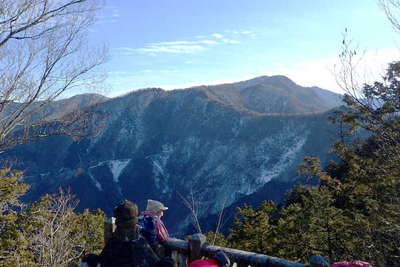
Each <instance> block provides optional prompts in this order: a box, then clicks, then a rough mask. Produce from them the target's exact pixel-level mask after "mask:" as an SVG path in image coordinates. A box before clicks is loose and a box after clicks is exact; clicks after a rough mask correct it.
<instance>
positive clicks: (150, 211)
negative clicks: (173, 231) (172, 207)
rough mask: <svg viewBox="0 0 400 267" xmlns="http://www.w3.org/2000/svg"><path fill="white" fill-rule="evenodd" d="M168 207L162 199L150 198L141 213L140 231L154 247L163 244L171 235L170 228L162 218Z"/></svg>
mask: <svg viewBox="0 0 400 267" xmlns="http://www.w3.org/2000/svg"><path fill="white" fill-rule="evenodd" d="M167 209H168V207H165V206H164V204H163V203H161V202H160V201H156V200H152V199H149V200H147V207H146V210H145V211H143V212H142V213H141V214H140V217H139V225H140V227H141V230H140V232H141V234H142V235H143V237H144V238H146V240H147V242H149V244H150V245H151V246H152V247H155V246H157V245H159V244H162V243H163V242H165V241H166V240H167V239H168V237H169V234H168V230H167V228H166V227H165V225H164V223H163V221H162V220H161V217H162V216H163V215H164V211H165V210H167Z"/></svg>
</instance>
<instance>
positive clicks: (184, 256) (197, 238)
mask: <svg viewBox="0 0 400 267" xmlns="http://www.w3.org/2000/svg"><path fill="white" fill-rule="evenodd" d="M165 247H166V248H168V249H170V250H171V251H172V258H173V259H174V261H175V267H186V266H187V264H188V262H191V261H193V260H197V259H200V258H202V257H210V256H212V255H214V254H215V252H217V251H218V250H222V251H224V252H225V253H226V254H227V256H228V257H229V259H230V260H231V263H233V264H235V265H236V266H237V267H248V266H264V267H306V266H308V265H305V264H301V263H296V262H292V261H288V260H284V259H279V258H275V257H271V256H267V255H263V254H257V253H253V252H247V251H242V250H238V249H231V248H225V247H219V246H209V245H207V242H206V237H205V236H204V235H202V234H195V235H192V236H191V237H190V238H189V241H184V240H180V239H176V238H170V239H168V241H167V242H166V244H165Z"/></svg>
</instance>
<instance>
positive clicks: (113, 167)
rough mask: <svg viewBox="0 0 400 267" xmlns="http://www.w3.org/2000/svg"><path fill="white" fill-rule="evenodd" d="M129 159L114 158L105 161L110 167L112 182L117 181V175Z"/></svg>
mask: <svg viewBox="0 0 400 267" xmlns="http://www.w3.org/2000/svg"><path fill="white" fill-rule="evenodd" d="M130 161H131V159H116V160H110V161H108V162H107V164H108V167H109V168H110V171H111V173H112V175H113V180H114V182H116V183H118V182H119V176H120V175H121V173H122V171H123V170H124V169H125V167H126V166H127V165H128V164H129V162H130Z"/></svg>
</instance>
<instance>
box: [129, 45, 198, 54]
mask: <svg viewBox="0 0 400 267" xmlns="http://www.w3.org/2000/svg"><path fill="white" fill-rule="evenodd" d="M204 49H205V47H203V46H201V45H193V44H188V45H184V44H182V45H166V44H151V45H148V46H145V47H143V48H138V49H136V51H137V52H139V53H144V54H148V53H154V54H157V53H171V54H193V53H196V52H200V51H203V50H204Z"/></svg>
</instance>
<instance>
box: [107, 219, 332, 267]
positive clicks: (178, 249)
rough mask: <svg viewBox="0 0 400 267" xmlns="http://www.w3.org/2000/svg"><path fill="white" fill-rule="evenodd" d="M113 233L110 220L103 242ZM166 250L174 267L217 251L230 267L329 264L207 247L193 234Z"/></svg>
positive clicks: (184, 266)
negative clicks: (227, 259)
mask: <svg viewBox="0 0 400 267" xmlns="http://www.w3.org/2000/svg"><path fill="white" fill-rule="evenodd" d="M114 231H115V223H114V221H113V220H112V219H110V220H108V221H106V222H105V224H104V238H105V242H107V240H108V239H109V238H110V237H111V236H112V234H113V232H114ZM164 246H165V248H166V249H167V250H169V251H171V252H172V253H171V256H172V258H173V260H174V264H175V267H187V265H188V263H189V262H192V261H194V260H197V259H201V258H202V257H211V256H213V255H214V254H215V253H216V252H217V251H219V250H222V251H224V252H225V253H226V254H227V256H228V257H229V259H230V261H231V266H236V267H249V266H257V267H261V266H262V267H327V266H329V264H328V263H327V262H325V259H324V258H322V257H319V256H314V257H311V258H310V265H306V264H302V263H297V262H292V261H288V260H285V259H280V258H275V257H271V256H267V255H264V254H258V253H253V252H247V251H243V250H238V249H231V248H225V247H219V246H210V245H207V240H206V237H205V236H204V235H202V234H194V235H191V236H190V237H189V240H188V241H185V240H181V239H176V238H169V239H168V240H167V242H165V243H164Z"/></svg>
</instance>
